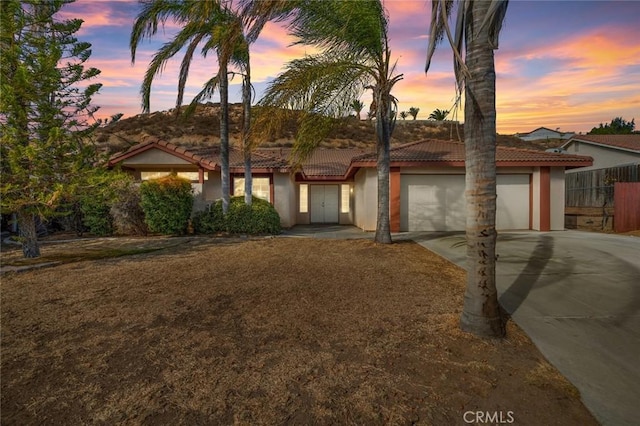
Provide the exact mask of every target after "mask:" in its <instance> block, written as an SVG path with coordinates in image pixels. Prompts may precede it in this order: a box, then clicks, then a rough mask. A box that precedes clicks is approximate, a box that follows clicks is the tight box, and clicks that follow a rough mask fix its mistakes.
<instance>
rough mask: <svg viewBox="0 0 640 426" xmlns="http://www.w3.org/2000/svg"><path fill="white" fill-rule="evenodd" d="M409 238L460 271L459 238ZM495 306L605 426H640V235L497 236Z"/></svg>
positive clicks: (461, 252) (565, 233)
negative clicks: (568, 382)
mask: <svg viewBox="0 0 640 426" xmlns="http://www.w3.org/2000/svg"><path fill="white" fill-rule="evenodd" d="M412 238H413V239H414V241H416V242H418V243H419V244H421V245H423V246H424V247H426V248H428V249H430V250H432V251H434V252H436V253H438V254H440V255H441V256H443V257H446V258H447V259H449V260H451V261H452V262H454V263H456V264H458V265H460V266H462V267H465V249H466V248H465V246H464V235H463V234H436V233H431V234H415V235H413V236H412ZM497 252H498V254H499V260H498V263H497V266H496V274H497V287H498V293H499V297H500V303H501V305H502V306H503V307H504V308H505V309H506V310H507V311H508V312H510V313H511V315H512V318H513V319H514V321H515V322H516V323H517V324H518V325H519V326H520V327H522V329H523V330H524V331H525V332H526V333H527V334H528V335H529V337H531V339H532V340H533V342H534V343H535V344H536V346H537V347H538V348H539V349H540V351H541V352H542V353H543V354H544V356H545V357H546V358H547V359H548V360H549V362H551V363H552V364H553V365H554V366H555V367H556V368H558V370H560V372H561V373H562V374H563V375H564V376H565V377H567V378H568V379H569V380H570V381H571V382H572V383H573V384H574V385H575V386H576V387H577V388H578V389H579V390H580V393H581V395H582V399H583V401H584V403H585V405H586V406H587V408H588V409H589V410H590V411H591V412H592V413H593V415H594V416H595V417H596V419H597V420H598V421H599V422H600V423H602V424H603V425H607V426H608V425H616V426H622V425H637V424H640V414H639V413H638V408H639V407H638V403H639V402H640V238H638V237H632V236H621V235H608V234H596V233H586V232H577V231H557V232H547V233H541V232H517V233H516V232H514V233H501V234H500V235H499V237H498V246H497Z"/></svg>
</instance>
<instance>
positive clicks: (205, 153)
mask: <svg viewBox="0 0 640 426" xmlns="http://www.w3.org/2000/svg"><path fill="white" fill-rule="evenodd" d="M290 154H291V149H288V148H258V149H256V150H255V151H254V153H253V163H252V175H253V192H254V195H255V196H258V197H261V198H264V199H267V200H268V201H269V202H271V203H272V204H273V205H274V206H275V208H276V210H277V211H278V213H279V214H280V218H281V222H282V225H283V226H284V227H291V226H293V225H296V224H310V223H337V224H352V225H356V226H358V227H359V228H361V229H363V230H365V231H373V230H375V227H376V213H377V173H376V154H375V151H366V150H361V149H322V148H319V149H316V150H315V152H314V153H313V155H312V156H311V158H309V160H308V161H306V162H305V163H304V164H303V165H302V166H301V167H300V168H299V169H293V168H292V167H291V166H290V164H289V161H288V158H289V155H290ZM496 157H497V159H496V161H497V173H498V177H497V184H498V186H497V193H498V201H497V203H498V210H497V228H498V229H504V230H506V229H514V230H525V229H531V230H540V231H549V230H562V229H564V182H565V179H564V173H565V170H566V169H570V168H574V167H585V166H590V165H591V164H592V159H591V158H589V157H585V156H578V155H568V154H558V153H549V152H540V151H533V150H524V149H515V148H504V147H498V149H497V154H496ZM229 164H230V174H231V192H232V194H234V195H242V193H243V191H244V167H243V160H242V155H241V152H239V151H238V150H236V149H234V148H231V149H230V159H229ZM109 165H110V167H116V166H119V167H121V168H122V169H123V170H126V171H129V172H130V173H132V174H133V175H134V176H135V177H136V178H138V179H140V180H144V179H149V178H153V177H158V176H161V175H163V174H168V173H171V172H173V173H177V174H178V175H181V176H184V177H186V178H188V179H190V180H191V181H192V184H193V186H194V189H195V192H196V194H197V202H196V206H195V208H196V209H201V208H204V206H205V205H206V204H209V203H211V202H213V201H214V200H216V199H219V198H220V197H221V195H222V193H221V190H220V162H219V152H218V148H217V147H207V148H195V149H189V150H187V149H184V148H181V147H178V146H175V145H172V144H169V143H166V142H163V141H160V140H157V139H149V140H147V141H145V142H144V143H141V144H138V145H136V146H133V147H131V148H130V149H129V150H127V151H125V152H123V153H120V154H117V155H115V156H114V157H112V158H111V160H110V162H109ZM464 180H465V179H464V144H462V143H460V142H448V141H440V140H422V141H417V142H412V143H407V144H403V145H398V146H395V147H392V148H391V173H390V200H391V202H390V217H391V231H392V232H401V231H457V230H464V228H465V203H464V185H465V184H464Z"/></svg>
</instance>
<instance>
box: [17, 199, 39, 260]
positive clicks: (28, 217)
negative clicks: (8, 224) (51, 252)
mask: <svg viewBox="0 0 640 426" xmlns="http://www.w3.org/2000/svg"><path fill="white" fill-rule="evenodd" d="M17 216H18V229H19V235H20V239H21V240H22V255H23V256H24V257H25V258H29V259H30V258H34V257H40V245H39V244H38V234H37V231H36V217H35V215H34V214H33V213H29V212H28V211H26V210H24V209H21V210H19V211H18V214H17Z"/></svg>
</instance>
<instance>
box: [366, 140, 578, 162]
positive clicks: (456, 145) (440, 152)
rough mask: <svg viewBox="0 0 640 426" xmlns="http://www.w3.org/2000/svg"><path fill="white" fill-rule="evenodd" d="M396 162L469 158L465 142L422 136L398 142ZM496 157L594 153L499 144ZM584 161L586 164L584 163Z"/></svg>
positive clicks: (547, 158) (569, 158) (559, 158)
mask: <svg viewBox="0 0 640 426" xmlns="http://www.w3.org/2000/svg"><path fill="white" fill-rule="evenodd" d="M390 154H391V161H392V162H440V163H460V162H464V160H465V152H464V143H462V142H452V141H442V140H432V139H427V140H422V141H417V142H411V143H407V144H403V145H398V146H395V147H393V148H391V150H390ZM375 159H376V155H375V153H371V154H365V155H361V156H358V157H356V158H354V161H356V162H357V161H375ZM496 161H497V162H498V163H501V162H503V163H525V164H526V163H545V164H546V163H559V164H558V165H560V163H563V164H570V163H585V162H590V161H591V158H590V157H585V156H579V155H568V154H560V153H552V152H544V151H535V150H530V149H521V148H508V147H503V146H498V147H497V148H496ZM580 165H583V164H580Z"/></svg>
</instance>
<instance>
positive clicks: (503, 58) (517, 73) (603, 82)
mask: <svg viewBox="0 0 640 426" xmlns="http://www.w3.org/2000/svg"><path fill="white" fill-rule="evenodd" d="M385 6H386V8H387V10H388V12H389V19H390V38H391V45H392V53H393V55H394V58H395V59H397V71H398V72H399V73H402V74H404V79H403V80H402V81H401V82H400V83H398V85H397V86H396V88H395V90H394V92H393V94H394V95H395V96H396V97H397V98H398V99H399V101H400V104H399V110H400V111H405V110H408V109H409V108H410V107H418V108H420V113H419V114H418V119H426V118H427V117H428V116H429V114H430V113H431V112H432V111H433V110H434V109H436V108H439V109H447V110H451V109H453V103H454V98H455V90H454V78H453V71H452V54H451V49H450V47H449V46H448V44H446V43H442V44H440V46H439V47H438V51H437V52H436V56H435V58H434V62H433V63H432V67H431V69H430V70H429V74H428V75H426V76H425V73H424V63H425V55H426V49H427V45H428V32H429V20H430V2H428V1H413V0H386V1H385ZM138 10H139V5H138V3H137V1H133V0H131V1H101V0H77V1H76V2H75V3H73V4H71V5H68V6H65V7H63V9H62V12H63V13H61V15H60V17H65V18H67V17H68V18H76V17H77V18H81V19H83V20H84V21H85V22H84V25H83V27H82V29H81V30H80V32H79V33H78V34H77V36H78V38H79V39H80V40H81V41H88V42H90V43H92V45H93V54H92V56H91V59H90V60H89V66H93V67H96V68H98V69H100V70H102V74H101V75H100V76H99V77H98V81H99V82H101V83H103V84H104V87H103V88H102V90H101V92H100V94H99V95H97V96H95V97H94V99H93V101H94V104H95V105H99V106H101V110H100V114H99V115H100V116H109V115H112V114H115V113H118V112H121V113H124V116H125V117H129V116H133V115H136V114H139V113H141V106H140V102H141V98H140V94H139V90H140V84H141V82H142V78H143V75H144V72H145V70H146V67H147V65H148V63H149V61H150V59H151V57H152V56H153V54H154V52H155V51H156V49H157V48H158V47H159V46H160V45H161V44H162V43H163V42H165V41H167V40H169V38H170V36H171V34H173V31H175V28H172V27H171V26H170V25H169V26H168V27H167V29H166V31H165V32H164V33H163V32H162V31H160V32H159V34H158V36H157V37H156V38H154V39H153V41H151V42H144V43H143V44H142V45H140V46H139V48H138V53H137V55H136V62H135V64H134V65H132V63H131V54H130V51H129V36H130V33H131V27H132V24H133V21H134V19H135V17H136V16H137V14H138ZM639 22H640V2H638V1H517V0H512V1H511V2H510V3H509V9H508V11H507V16H506V19H505V23H504V26H503V29H502V32H501V36H500V49H499V50H498V51H496V56H495V64H496V71H497V84H496V86H497V112H498V122H497V126H498V132H499V133H502V134H510V133H516V132H528V131H531V130H534V129H536V128H538V127H543V126H544V127H548V128H551V129H556V128H559V129H560V131H565V132H567V131H574V132H588V131H589V130H591V128H592V127H594V126H597V125H598V124H599V123H608V122H610V121H611V119H612V118H614V117H623V118H624V119H626V120H628V121H630V120H631V119H633V118H636V119H638V122H636V124H637V126H636V130H637V129H639V128H640V25H639V24H638V23H639ZM292 41H293V39H291V38H289V37H288V36H287V35H286V32H285V31H284V29H283V28H282V27H281V26H279V25H278V24H269V25H268V26H267V27H266V28H265V30H264V31H263V33H262V35H261V38H260V40H259V41H258V42H256V44H255V45H254V46H253V47H252V51H251V67H252V80H253V84H254V86H255V89H256V91H257V99H256V101H257V100H258V99H259V98H260V96H261V93H262V91H263V90H264V88H265V87H266V85H267V84H268V82H269V81H270V80H272V79H273V78H274V77H275V76H277V75H278V73H279V72H281V71H282V69H283V66H284V64H285V63H286V62H287V61H289V60H292V59H296V58H299V57H302V56H303V55H304V53H305V50H304V48H303V47H300V46H294V47H291V46H290V44H291V42H292ZM181 59H182V56H178V57H176V59H175V60H174V61H172V62H171V63H169V65H168V66H167V68H166V69H165V71H164V73H163V74H162V76H161V77H160V78H158V79H156V81H155V83H154V85H153V88H152V97H151V111H162V110H167V109H170V108H173V107H174V106H175V99H176V85H177V70H178V68H179V65H180V60H181ZM216 66H217V64H216V62H215V57H214V56H213V55H210V56H209V57H208V58H207V59H202V58H198V59H197V60H194V63H193V65H192V67H191V71H190V74H189V80H188V83H187V85H188V87H187V91H186V96H185V102H189V101H190V100H191V98H192V97H193V96H194V95H195V94H196V93H197V92H199V90H200V88H201V87H202V84H203V83H204V82H205V81H206V80H208V79H209V78H210V77H211V76H212V75H213V74H214V73H215V72H216ZM229 93H230V97H231V99H230V101H231V102H239V101H240V86H239V80H238V81H233V82H232V85H231V88H230V92H229ZM218 99H219V98H218V97H215V98H214V99H213V100H212V101H213V102H217V101H218ZM362 101H363V102H364V103H365V105H368V104H369V103H370V101H371V95H370V94H369V93H365V95H363V97H362ZM449 118H455V117H449ZM457 119H459V120H460V121H464V117H463V113H462V110H459V112H458V116H457Z"/></svg>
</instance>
